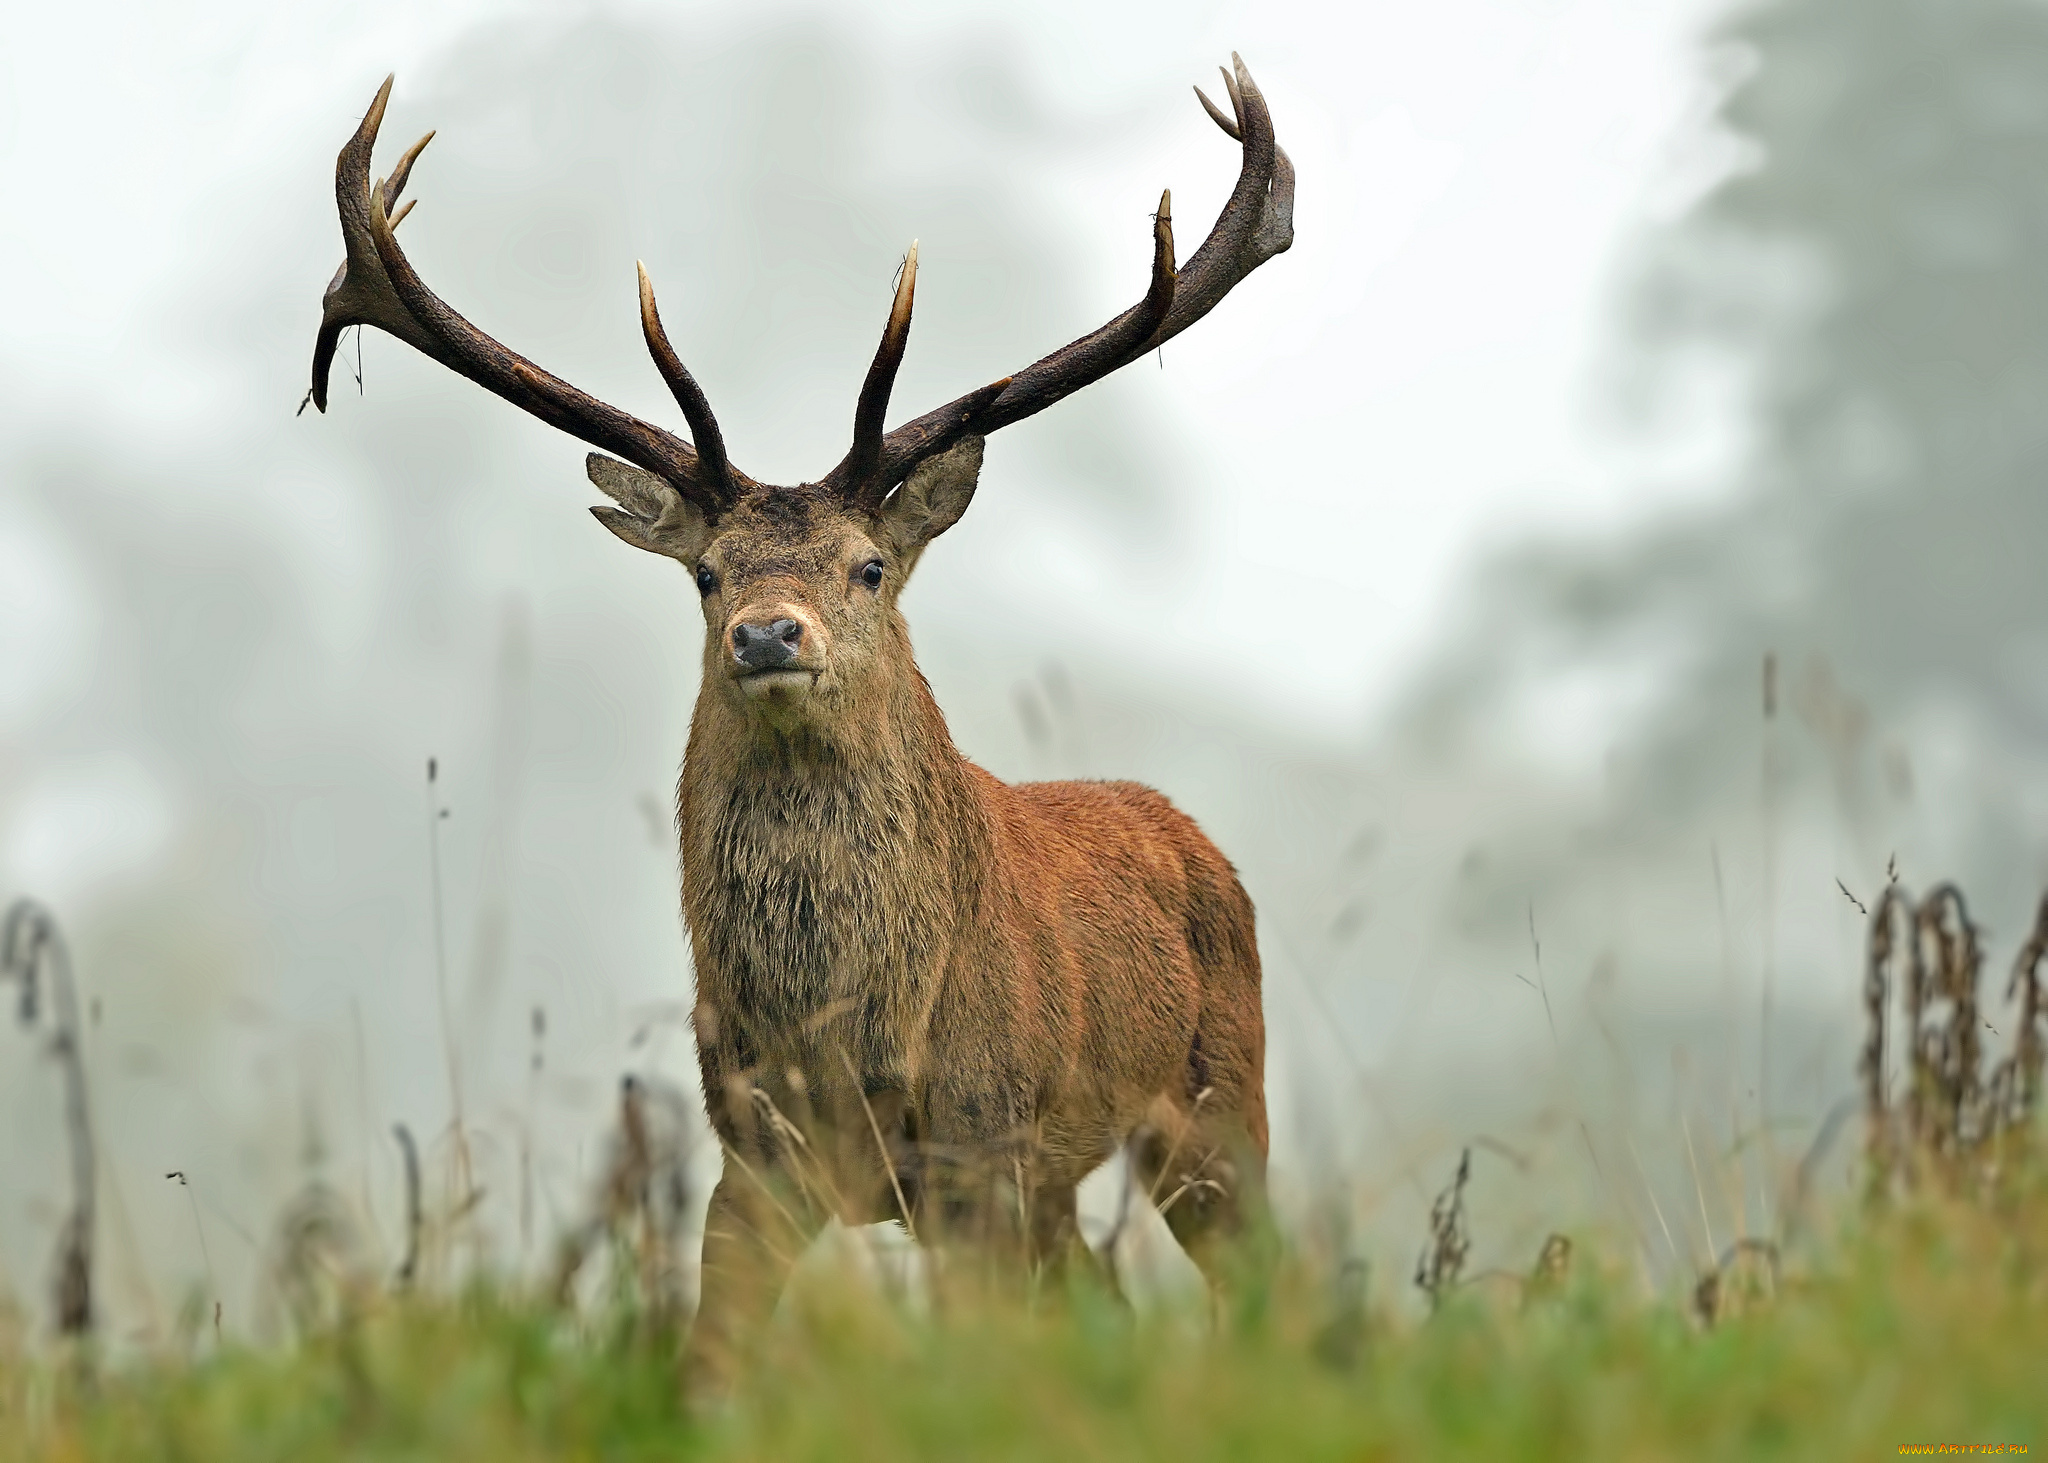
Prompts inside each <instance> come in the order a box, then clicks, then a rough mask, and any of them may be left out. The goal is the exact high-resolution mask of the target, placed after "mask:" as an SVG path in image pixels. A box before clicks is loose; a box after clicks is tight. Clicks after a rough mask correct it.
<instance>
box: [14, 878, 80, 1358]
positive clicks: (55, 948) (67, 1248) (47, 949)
mask: <svg viewBox="0 0 2048 1463" xmlns="http://www.w3.org/2000/svg"><path fill="white" fill-rule="evenodd" d="M6 980H16V981H19V982H20V983H21V997H20V1001H19V1003H18V1005H17V1007H16V1012H17V1014H18V1016H19V1019H20V1022H21V1024H22V1025H23V1026H25V1027H26V1026H33V1025H35V1024H36V1021H37V1018H38V1017H39V1016H40V1015H41V1012H42V1008H43V999H44V990H45V988H47V990H48V996H49V1005H50V1021H51V1025H52V1027H53V1028H54V1029H53V1030H52V1031H51V1033H50V1040H49V1045H48V1046H47V1047H46V1048H45V1050H46V1051H47V1052H48V1054H49V1055H50V1056H51V1057H52V1058H54V1059H55V1060H56V1063H57V1066H58V1069H59V1070H60V1071H61V1072H62V1073H63V1076H64V1131H65V1138H66V1141H67V1143H68V1146H69V1150H70V1154H71V1213H70V1215H69V1216H67V1217H66V1219H65V1221H64V1225H63V1228H62V1229H61V1230H60V1231H59V1233H58V1238H57V1263H56V1273H55V1276H54V1279H53V1290H54V1300H55V1305H56V1317H57V1331H58V1334H60V1335H64V1336H84V1335H86V1334H88V1333H89V1332H90V1331H91V1330H92V1326H93V1303H92V1255H93V1230H94V1213H95V1209H94V1202H95V1187H94V1178H95V1174H96V1170H97V1166H98V1155H97V1150H96V1149H95V1147H94V1144H93V1133H92V1110H91V1107H90V1104H89V1102H88V1097H87V1090H86V1081H85V1047H84V1041H83V1035H82V1032H81V1029H80V1026H79V1022H78V989H77V986H76V985H75V984H74V983H73V981H72V979H71V955H70V952H69V950H68V949H67V948H66V947H65V944H64V937H63V935H62V933H61V932H59V930H58V928H57V921H56V919H55V918H54V917H53V916H52V915H51V914H50V912H49V911H48V910H47V909H44V908H43V907H42V906H41V905H40V904H37V903H36V902H35V901H33V900H29V899H22V900H17V901H16V902H15V904H14V905H13V906H12V907H11V908H10V909H9V910H8V911H7V919H6V923H5V924H4V925H0V981H6Z"/></svg>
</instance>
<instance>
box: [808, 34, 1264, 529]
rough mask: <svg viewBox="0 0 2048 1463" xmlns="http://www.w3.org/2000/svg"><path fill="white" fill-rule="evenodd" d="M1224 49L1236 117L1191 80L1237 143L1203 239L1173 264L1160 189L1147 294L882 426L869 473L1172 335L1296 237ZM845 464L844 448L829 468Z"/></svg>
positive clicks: (1046, 402) (875, 476) (899, 469)
mask: <svg viewBox="0 0 2048 1463" xmlns="http://www.w3.org/2000/svg"><path fill="white" fill-rule="evenodd" d="M1230 59H1231V65H1232V68H1233V69H1234V74H1233V71H1232V70H1226V71H1225V72H1224V73H1223V79H1224V85H1225V88H1226V90H1227V92H1228V95H1229V97H1230V104H1231V108H1232V110H1233V111H1234V112H1235V113H1236V117H1235V119H1234V120H1233V119H1232V118H1228V117H1225V116H1224V115H1223V112H1222V110H1221V109H1220V108H1219V107H1217V106H1216V104H1215V103H1213V102H1211V101H1210V100H1209V98H1208V97H1206V96H1204V95H1203V94H1202V90H1201V88H1200V87H1196V88H1195V95H1196V96H1197V97H1200V98H1201V102H1202V107H1203V109H1204V110H1205V111H1207V112H1208V114H1209V115H1210V117H1212V118H1213V119H1215V122H1216V125H1217V126H1219V127H1221V128H1222V129H1223V130H1224V131H1225V132H1226V133H1228V134H1229V135H1230V136H1231V138H1232V139H1234V140H1235V141H1237V142H1238V143H1239V144H1240V145H1241V146H1242V148H1243V150H1244V161H1243V164H1242V166H1241V168H1240V170H1239V173H1238V179H1237V186H1236V187H1235V188H1234V189H1233V190H1232V191H1231V195H1230V198H1229V201H1228V202H1226V203H1225V204H1224V205H1223V211H1222V212H1221V213H1220V214H1218V215H1217V218H1216V224H1215V227H1214V228H1212V229H1211V230H1210V231H1209V237H1208V238H1207V239H1205V240H1203V241H1202V246H1201V247H1200V248H1199V249H1197V250H1196V251H1195V253H1194V255H1193V257H1192V258H1190V259H1188V260H1187V261H1186V263H1184V264H1182V265H1181V266H1180V268H1179V269H1178V270H1177V271H1176V270H1175V268H1174V264H1173V220H1172V214H1171V211H1170V206H1171V195H1170V194H1169V195H1163V196H1162V197H1161V198H1160V201H1159V215H1158V219H1157V221H1156V222H1155V224H1154V253H1153V269H1152V284H1151V288H1150V289H1149V290H1148V291H1147V292H1146V295H1145V299H1144V300H1143V301H1142V302H1141V303H1139V304H1137V305H1134V306H1132V307H1131V308H1130V309H1129V310H1126V311H1125V312H1124V313H1123V314H1121V315H1119V316H1117V317H1116V319H1114V320H1112V321H1110V322H1109V323H1108V324H1107V325H1105V326H1103V327H1102V328H1101V329H1099V330H1097V331H1095V332H1093V333H1092V334H1089V335H1085V336H1082V337H1081V338H1080V339H1079V340H1077V341H1074V342H1073V343H1072V344H1070V345H1066V346H1063V347H1061V348H1060V349H1059V350H1056V351H1054V352H1053V353H1052V354H1051V355H1049V356H1046V357H1045V358H1044V359H1042V360H1040V361H1038V362H1036V363H1035V364H1033V365H1031V366H1028V367H1026V368H1025V369H1024V370H1022V371H1020V372H1018V373H1017V374H1016V375H1015V376H1014V377H1012V378H1010V379H1009V381H1008V382H1007V384H1006V383H1003V382H998V383H996V385H994V386H991V387H982V388H981V389H980V390H977V391H972V392H969V393H968V394H967V395H966V396H963V397H961V398H959V399H958V400H957V401H953V402H949V403H948V404H947V405H945V406H942V407H940V408H939V409H938V410H937V411H932V412H927V413H926V414H925V415H923V416H921V417H919V418H917V419H916V420H915V421H911V422H906V423H904V424H903V425H902V426H900V427H898V428H897V429H896V430H895V431H893V432H891V433H889V434H888V436H887V437H886V438H884V439H883V441H882V447H881V453H880V457H879V460H878V461H877V463H876V464H875V466H874V467H873V468H872V469H871V470H870V472H869V480H870V481H872V482H875V483H879V484H880V485H881V490H882V491H883V492H886V491H887V489H888V488H889V487H891V486H893V485H894V484H896V483H899V482H901V481H902V480H903V479H904V478H905V477H907V476H909V474H910V472H911V471H912V469H914V468H915V467H916V466H917V464H918V463H920V462H922V461H923V460H924V459H925V458H927V457H930V456H932V455H933V454H935V453H938V452H943V451H944V450H945V449H946V448H948V447H950V446H952V445H953V444H954V443H955V442H957V441H959V440H960V439H961V438H962V437H964V436H968V435H970V434H974V433H982V434H986V433H989V432H993V431H996V430H997V429H999V428H1002V427H1006V426H1008V425H1009V424H1010V423H1012V422H1016V421H1022V420H1023V419H1024V418H1025V417H1028V416H1030V415H1032V414H1033V413H1034V412H1039V411H1043V410H1044V409H1045V408H1046V407H1048V406H1051V405H1052V404H1053V403H1054V402H1056V401H1058V400H1060V399H1061V398H1062V397H1066V396H1070V395H1072V394H1073V393H1074V392H1076V391H1078V390H1080V389H1081V388H1082V387H1083V386H1086V385H1088V384H1089V383H1090V382H1093V381H1097V380H1100V379H1101V378H1102V377H1104V376H1107V375H1108V374H1109V373H1110V372H1112V371H1115V370H1117V369H1119V368H1120V367H1122V366H1125V365H1128V364H1129V363H1130V362H1132V361H1134V360H1136V359H1137V358H1138V357H1139V356H1141V355H1144V354H1145V353H1146V352H1147V351H1150V350H1152V349H1153V348H1154V347H1156V346H1159V345H1162V344H1164V343H1165V342H1166V341H1168V340H1171V339H1172V338H1173V337H1174V336H1176V335H1178V334H1180V332H1181V331H1183V330H1185V329H1187V328H1188V327H1189V326H1190V325H1193V324H1194V323H1195V322H1196V321H1197V320H1199V319H1201V318H1202V317H1203V316H1204V315H1206V314H1208V313H1209V311H1211V310H1212V309H1214V308H1215V307H1216V304H1217V302H1218V301H1220V300H1221V299H1222V298H1223V297H1224V296H1225V295H1226V294H1228V293H1230V291H1231V289H1232V287H1233V286H1235V285H1236V284H1237V282H1238V281H1239V280H1241V279H1243V278H1244V277H1245V276H1246V275H1248V274H1250V273H1251V272H1252V271H1253V270H1254V269H1256V268H1258V267H1259V266H1260V265H1261V264H1263V263H1265V262H1266V261H1267V260H1268V259H1270V258H1272V257H1273V256H1274V255H1275V254H1279V253H1282V252H1284V251H1285V250H1286V249H1287V248H1288V247H1289V246H1290V245H1291V244H1292V243H1293V242H1294V165H1293V163H1291V162H1290V161H1289V160H1288V157H1287V154H1286V153H1284V152H1282V151H1281V150H1280V147H1279V145H1278V143H1277V142H1276V141H1275V140H1274V136H1273V119H1272V115H1271V114H1270V113H1269V112H1268V111H1267V110H1266V100H1265V97H1264V96H1263V95H1261V93H1260V91H1259V88H1258V86H1257V84H1256V83H1255V82H1253V80H1252V77H1251V73H1250V71H1248V70H1247V69H1246V68H1245V64H1244V61H1243V59H1242V58H1241V57H1239V56H1238V55H1237V54H1236V53H1235V52H1232V53H1231V57H1230ZM850 465H851V459H850V458H849V461H848V462H846V463H842V464H841V465H840V466H839V467H838V468H835V469H834V470H833V476H834V477H838V476H839V475H841V474H843V473H844V472H845V471H846V470H847V468H848V467H849V466H850ZM877 501H879V499H878V500H877Z"/></svg>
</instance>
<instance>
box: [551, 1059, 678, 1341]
mask: <svg viewBox="0 0 2048 1463" xmlns="http://www.w3.org/2000/svg"><path fill="white" fill-rule="evenodd" d="M689 1132H690V1102H689V1099H688V1098H686V1097H685V1096H684V1095H683V1094H682V1093H681V1092H680V1091H678V1090H677V1089H676V1088H674V1087H671V1086H670V1085H668V1084H667V1083H665V1082H659V1081H650V1080H648V1079H645V1078H641V1077H634V1076H628V1077H626V1078H625V1079H624V1080H623V1081H621V1082H620V1084H619V1111H618V1121H617V1123H616V1125H615V1126H614V1127H613V1129H612V1135H611V1139H610V1144H609V1151H608V1153H607V1156H606V1159H605V1167H604V1172H603V1177H602V1178H601V1179H600V1181H599V1184H598V1189H597V1194H596V1198H595V1202H594V1203H593V1205H592V1213H591V1216H590V1218H589V1219H587V1220H585V1221H584V1222H583V1223H582V1224H580V1225H578V1226H577V1227H576V1228H575V1229H573V1230H571V1231H570V1232H569V1233H568V1234H566V1235H564V1236H563V1237H562V1240H561V1243H560V1245H559V1246H558V1248H557V1250H556V1256H555V1273H554V1279H553V1294H554V1297H555V1300H556V1303H557V1304H559V1305H567V1304H569V1303H570V1301H571V1299H572V1298H573V1295H574V1291H575V1285H576V1277H577V1276H578V1274H579V1273H581V1271H582V1269H583V1266H584V1265H585V1264H586V1263H587V1262H588V1260H589V1259H590V1256H591V1255H592V1253H593V1252H595V1250H596V1249H597V1247H598V1246H599V1244H601V1243H609V1245H610V1247H611V1252H612V1256H613V1276H614V1279H615V1280H619V1281H623V1280H625V1279H627V1278H628V1277H630V1279H631V1281H632V1283H633V1285H634V1286H635V1287H636V1289H637V1292H638V1294H639V1297H640V1300H641V1303H642V1305H643V1306H644V1308H645V1309H646V1310H647V1311H648V1312H649V1313H650V1314H651V1315H652V1316H654V1317H655V1318H656V1319H657V1320H659V1321H663V1322H672V1321H674V1320H677V1319H679V1318H680V1316H681V1314H682V1304H683V1284H682V1267H681V1263H680V1256H681V1253H682V1241H683V1228H684V1217H685V1215H686V1214H687V1213H688V1212H689V1208H690V1176H689V1159H690V1148H689ZM628 1260H629V1261H630V1263H622V1262H624V1261H628Z"/></svg>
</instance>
